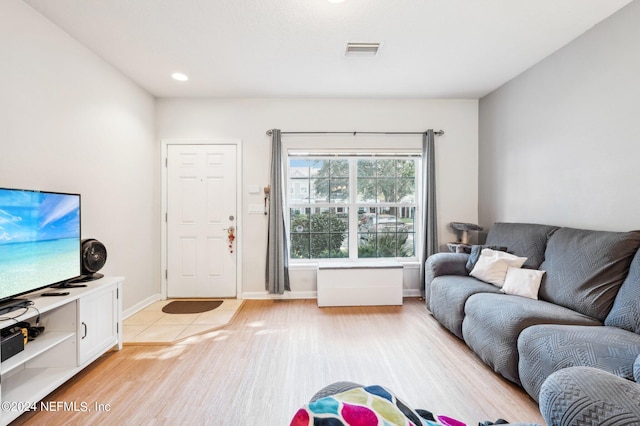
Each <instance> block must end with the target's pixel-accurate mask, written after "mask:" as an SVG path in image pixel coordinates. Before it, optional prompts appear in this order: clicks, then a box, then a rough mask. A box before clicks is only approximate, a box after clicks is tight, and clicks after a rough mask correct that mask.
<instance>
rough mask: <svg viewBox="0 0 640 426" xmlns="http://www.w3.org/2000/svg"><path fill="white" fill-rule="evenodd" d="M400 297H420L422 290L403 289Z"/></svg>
mask: <svg viewBox="0 0 640 426" xmlns="http://www.w3.org/2000/svg"><path fill="white" fill-rule="evenodd" d="M402 297H422V290H420V289H418V288H405V289H403V290H402Z"/></svg>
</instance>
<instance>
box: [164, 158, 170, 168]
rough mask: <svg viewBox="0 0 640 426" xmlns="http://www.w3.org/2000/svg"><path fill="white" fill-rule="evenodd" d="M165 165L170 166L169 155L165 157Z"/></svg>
mask: <svg viewBox="0 0 640 426" xmlns="http://www.w3.org/2000/svg"><path fill="white" fill-rule="evenodd" d="M164 166H165V167H169V157H165V159H164Z"/></svg>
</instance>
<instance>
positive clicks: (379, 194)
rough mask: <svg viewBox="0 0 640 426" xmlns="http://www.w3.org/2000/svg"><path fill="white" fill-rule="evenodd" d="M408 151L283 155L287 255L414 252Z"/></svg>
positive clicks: (412, 168)
mask: <svg viewBox="0 0 640 426" xmlns="http://www.w3.org/2000/svg"><path fill="white" fill-rule="evenodd" d="M418 164H419V162H418V157H417V156H409V155H385V156H384V157H383V156H378V155H374V154H367V155H340V156H335V155H333V156H329V155H324V156H323V155H309V154H305V155H294V154H290V155H289V157H288V171H287V172H288V185H289V199H288V200H287V201H288V212H289V235H290V245H289V247H290V257H291V259H318V258H330V259H337V258H351V259H358V258H380V257H386V258H412V257H415V247H416V245H415V244H416V241H415V227H414V218H415V214H416V170H417V165H418Z"/></svg>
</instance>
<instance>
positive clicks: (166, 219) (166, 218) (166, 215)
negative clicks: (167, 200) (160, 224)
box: [164, 213, 169, 223]
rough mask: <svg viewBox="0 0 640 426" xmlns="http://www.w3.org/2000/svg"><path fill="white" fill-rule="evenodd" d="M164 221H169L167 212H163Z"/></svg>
mask: <svg viewBox="0 0 640 426" xmlns="http://www.w3.org/2000/svg"><path fill="white" fill-rule="evenodd" d="M164 222H165V223H169V213H165V214H164Z"/></svg>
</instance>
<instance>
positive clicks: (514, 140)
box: [479, 1, 640, 230]
mask: <svg viewBox="0 0 640 426" xmlns="http://www.w3.org/2000/svg"><path fill="white" fill-rule="evenodd" d="M639 22H640V2H639V1H634V2H632V3H630V4H629V5H628V6H627V7H625V8H623V9H622V10H621V11H619V12H618V13H616V14H615V15H613V16H612V17H610V18H609V19H607V20H605V21H604V22H602V23H601V24H599V25H597V26H596V27H594V28H593V29H591V30H590V31H588V32H587V33H585V34H583V35H582V36H581V37H579V38H578V39H576V40H575V41H573V42H572V43H570V44H569V45H567V46H565V47H564V48H562V49H560V50H558V51H557V52H555V53H554V54H553V55H551V56H549V57H548V58H546V59H545V60H543V61H542V62H540V63H539V64H537V65H536V66H534V67H533V68H531V69H529V70H528V71H526V72H525V73H523V74H522V75H520V76H518V77H517V78H516V79H514V80H512V81H511V82H509V83H507V84H505V85H504V86H503V87H501V88H499V89H498V90H496V91H495V92H493V93H491V94H490V95H488V96H486V97H485V98H483V99H481V101H480V113H479V114H480V120H479V121H480V148H479V150H480V152H479V162H480V165H479V168H480V177H479V185H480V186H479V200H480V202H479V216H480V222H481V224H484V225H491V224H492V223H494V222H496V221H512V222H518V221H519V222H537V223H547V224H555V225H564V226H573V227H582V228H589V229H603V230H631V229H638V228H640V198H639V197H638V194H639V193H640V192H639V189H638V188H640V173H639V167H638V165H639V164H640V163H639V160H638V159H640V143H639V141H640V79H639V76H640V44H639V43H638V41H639V40H640V25H638V23H639Z"/></svg>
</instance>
